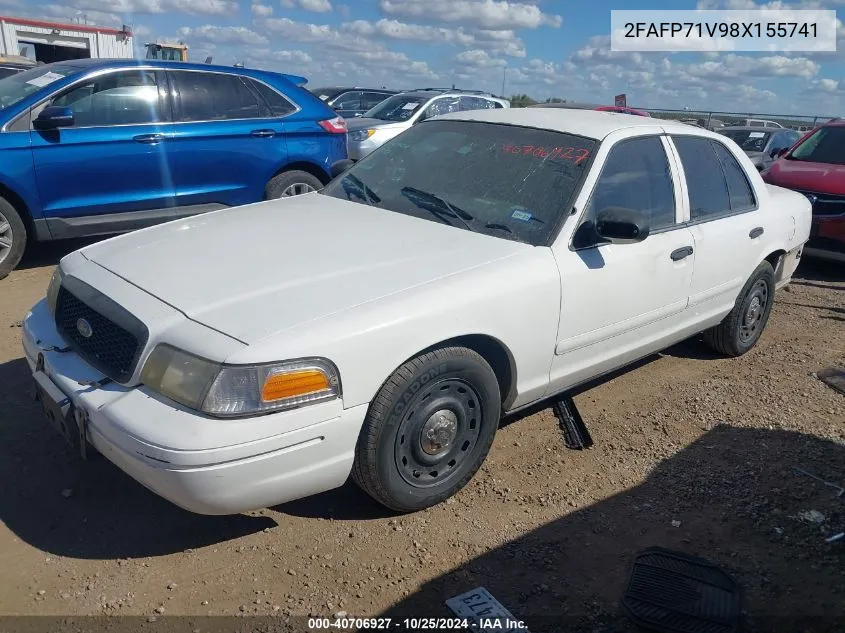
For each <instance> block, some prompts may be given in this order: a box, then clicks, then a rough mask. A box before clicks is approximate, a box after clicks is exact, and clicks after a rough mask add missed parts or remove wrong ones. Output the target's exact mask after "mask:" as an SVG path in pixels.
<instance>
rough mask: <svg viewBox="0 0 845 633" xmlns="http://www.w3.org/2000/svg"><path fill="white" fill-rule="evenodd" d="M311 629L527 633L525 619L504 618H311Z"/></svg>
mask: <svg viewBox="0 0 845 633" xmlns="http://www.w3.org/2000/svg"><path fill="white" fill-rule="evenodd" d="M308 629H309V630H311V631H321V630H331V629H335V630H340V631H354V630H358V631H360V630H390V631H396V630H399V631H402V632H403V633H412V632H415V631H444V630H456V631H459V630H472V631H525V632H526V633H527V626H526V625H525V623H524V622H523V621H522V620H518V619H516V618H502V617H494V618H489V617H479V618H473V619H469V618H403V619H401V620H398V619H397V620H394V619H393V618H350V617H343V618H309V619H308Z"/></svg>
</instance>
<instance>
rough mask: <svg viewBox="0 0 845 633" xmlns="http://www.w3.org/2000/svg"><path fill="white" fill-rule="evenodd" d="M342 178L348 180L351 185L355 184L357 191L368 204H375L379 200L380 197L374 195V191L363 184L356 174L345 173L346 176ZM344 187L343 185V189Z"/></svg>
mask: <svg viewBox="0 0 845 633" xmlns="http://www.w3.org/2000/svg"><path fill="white" fill-rule="evenodd" d="M343 180H349V181H350V182H351V183H352V184H353V185H355V187H356V188H357V189H358V192H357V193H358V194H359V195H361V197H362V198H364V200H365V201H366V202H367V204H369V205H370V206H376V205H378V203H380V202H381V198H379V197H378V196H377V195H376V192H375V191H373V190H372V189H370V188H369V187H368V186H367V185H365V184H364V183H363V182H362V181H361V179H360V178H358V176H355V175H353V174H346V176H344V177H343ZM345 189H346V188H345V187H344V190H345ZM347 195H349V192H347Z"/></svg>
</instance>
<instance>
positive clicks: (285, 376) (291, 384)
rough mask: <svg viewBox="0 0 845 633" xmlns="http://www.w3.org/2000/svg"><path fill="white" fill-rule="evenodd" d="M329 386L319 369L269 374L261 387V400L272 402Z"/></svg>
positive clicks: (314, 391)
mask: <svg viewBox="0 0 845 633" xmlns="http://www.w3.org/2000/svg"><path fill="white" fill-rule="evenodd" d="M330 388H331V385H330V384H329V379H328V377H327V376H326V375H325V374H324V373H323V372H321V371H320V370H319V369H301V370H299V371H291V372H285V373H282V374H275V375H272V376H269V377H268V378H267V381H266V382H265V383H264V387H263V388H262V389H261V400H262V401H263V402H273V401H275V400H283V399H285V398H294V397H296V396H304V395H308V394H311V393H317V392H319V391H325V390H327V389H330Z"/></svg>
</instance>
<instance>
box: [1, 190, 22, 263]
mask: <svg viewBox="0 0 845 633" xmlns="http://www.w3.org/2000/svg"><path fill="white" fill-rule="evenodd" d="M26 240H27V235H26V225H25V224H24V222H23V219H22V218H21V216H20V214H19V213H18V212H17V210H16V209H15V207H13V206H12V205H11V204H10V203H9V201H8V200H6V199H5V198H0V279H3V278H4V277H6V276H7V275H8V274H9V273H10V272H12V271H13V270H14V269H15V267H16V266H17V265H18V263H19V262H20V261H21V257H23V252H24V249H26Z"/></svg>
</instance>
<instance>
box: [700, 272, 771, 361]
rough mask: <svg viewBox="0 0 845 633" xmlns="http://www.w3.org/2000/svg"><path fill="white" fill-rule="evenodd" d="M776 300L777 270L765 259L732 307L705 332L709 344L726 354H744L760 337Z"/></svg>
mask: <svg viewBox="0 0 845 633" xmlns="http://www.w3.org/2000/svg"><path fill="white" fill-rule="evenodd" d="M774 299H775V273H774V270H773V269H772V265H771V264H770V263H769V262H767V261H764V262H762V263H761V264H760V265H759V266H757V269H756V270H755V271H754V273H753V274H752V275H751V277H750V278H749V279H748V281H747V282H746V283H745V286H743V288H742V291H741V292H740V293H739V296H738V297H737V299H736V303H735V304H734V307H733V310H731V311H730V313H729V314H728V316H726V317H725V318H724V319H723V320H722V322H721V323H720V324H719V325H717V326H716V327H713V328H710V329H709V330H707V331H705V332H704V342H705V344H707V346H708V347H710V348H711V349H713V350H714V351H716V352H719V353H720V354H724V355H725V356H733V357H736V356H742V355H743V354H745V353H746V352H747V351H748V350H750V349H751V348H752V347H754V346H755V345H756V344H757V341H759V340H760V336H761V335H762V334H763V330H764V329H765V327H766V323H768V321H769V314H771V311H772V303H773V302H774Z"/></svg>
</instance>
